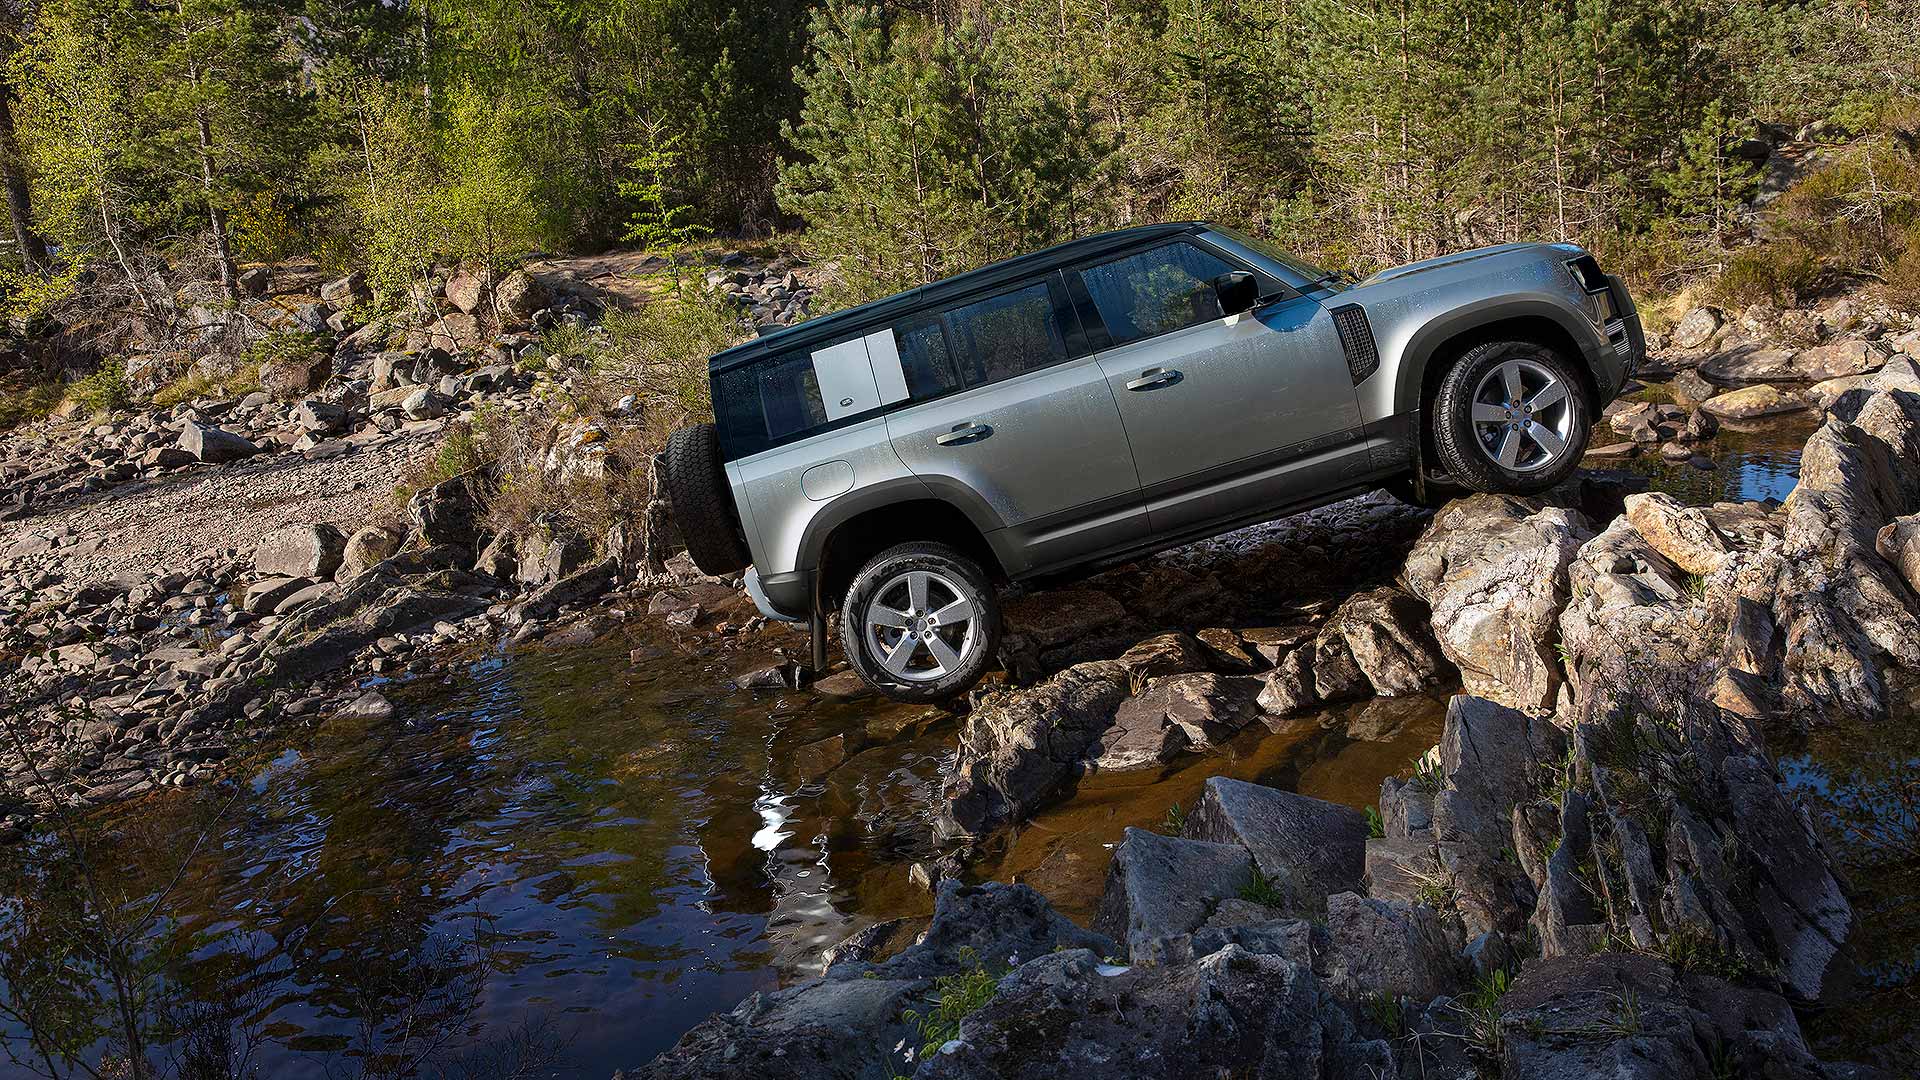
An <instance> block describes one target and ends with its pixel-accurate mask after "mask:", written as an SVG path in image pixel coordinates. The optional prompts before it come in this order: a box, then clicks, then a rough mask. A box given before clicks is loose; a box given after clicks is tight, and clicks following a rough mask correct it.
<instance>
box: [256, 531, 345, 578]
mask: <svg viewBox="0 0 1920 1080" xmlns="http://www.w3.org/2000/svg"><path fill="white" fill-rule="evenodd" d="M346 545H347V538H346V537H344V536H342V535H340V530H339V529H336V528H334V527H333V526H332V525H328V524H326V523H324V522H323V523H320V524H317V525H290V526H288V527H287V528H284V529H279V530H277V531H275V532H270V533H268V534H267V535H266V536H264V537H262V538H261V539H260V542H259V543H258V544H256V545H254V549H253V570H254V573H256V574H261V575H265V576H275V577H300V578H319V579H323V580H324V579H328V578H331V577H333V576H334V574H335V572H337V571H338V570H339V569H340V563H341V559H342V557H343V556H344V554H345V553H346Z"/></svg>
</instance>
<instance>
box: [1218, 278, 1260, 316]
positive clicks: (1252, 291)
mask: <svg viewBox="0 0 1920 1080" xmlns="http://www.w3.org/2000/svg"><path fill="white" fill-rule="evenodd" d="M1213 293H1214V295H1215V296H1217V297H1219V298H1220V314H1222V315H1238V314H1240V313H1241V312H1243V311H1247V310H1249V309H1251V308H1252V307H1253V304H1254V301H1256V300H1258V299H1260V282H1259V281H1257V280H1255V279H1254V276H1253V275H1252V274H1249V273H1247V272H1246V271H1245V270H1229V271H1227V272H1226V273H1224V274H1221V275H1220V276H1219V277H1217V278H1214V279H1213Z"/></svg>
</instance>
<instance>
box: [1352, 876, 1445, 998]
mask: <svg viewBox="0 0 1920 1080" xmlns="http://www.w3.org/2000/svg"><path fill="white" fill-rule="evenodd" d="M1327 934H1328V936H1329V937H1330V938H1331V939H1332V945H1331V948H1330V949H1329V957H1328V964H1327V968H1328V971H1327V977H1328V982H1330V983H1331V984H1332V986H1333V989H1334V992H1335V993H1337V994H1339V995H1340V996H1341V997H1344V998H1346V999H1347V1000H1350V1001H1368V1000H1374V999H1378V998H1381V997H1387V998H1412V999H1413V1000H1415V1001H1431V1000H1433V999H1434V998H1437V997H1440V996H1441V995H1443V994H1449V993H1452V992H1454V991H1455V990H1456V989H1457V988H1458V987H1459V986H1460V984H1461V983H1462V982H1463V981H1464V979H1463V972H1462V966H1461V962H1460V959H1459V957H1460V950H1461V949H1462V948H1463V947H1464V945H1465V943H1464V942H1463V941H1462V940H1461V933H1460V927H1459V924H1458V923H1457V922H1454V921H1452V920H1449V919H1446V918H1443V917H1441V915H1440V914H1439V913H1438V912H1436V911H1434V910H1433V909H1432V908H1430V907H1427V906H1425V905H1423V904H1409V903H1405V902H1402V901H1397V900H1378V899H1375V898H1373V897H1366V896H1361V895H1359V894H1358V893H1351V892H1346V893H1336V894H1334V895H1332V896H1329V897H1327Z"/></svg>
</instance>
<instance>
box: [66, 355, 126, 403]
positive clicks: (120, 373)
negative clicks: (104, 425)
mask: <svg viewBox="0 0 1920 1080" xmlns="http://www.w3.org/2000/svg"><path fill="white" fill-rule="evenodd" d="M67 400H68V401H71V402H73V403H74V404H75V405H78V406H79V407H80V408H81V409H82V410H83V411H85V412H86V413H87V414H89V415H93V416H98V415H99V414H101V413H108V412H113V411H114V410H116V409H124V408H126V407H127V406H128V405H131V404H133V394H132V393H131V392H130V391H129V390H128V389H127V363H126V361H125V360H122V359H120V358H119V357H115V358H113V359H111V360H108V361H106V362H105V363H102V364H101V365H100V369H99V370H98V371H95V372H94V373H93V374H91V375H89V376H87V377H86V378H84V379H79V380H76V381H74V382H72V383H69V384H68V385H67Z"/></svg>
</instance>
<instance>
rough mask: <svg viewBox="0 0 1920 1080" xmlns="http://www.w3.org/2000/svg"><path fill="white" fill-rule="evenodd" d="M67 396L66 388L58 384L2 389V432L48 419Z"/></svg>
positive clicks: (0, 420) (0, 411)
mask: <svg viewBox="0 0 1920 1080" xmlns="http://www.w3.org/2000/svg"><path fill="white" fill-rule="evenodd" d="M66 396H67V392H66V388H65V387H63V386H61V385H60V384H59V383H57V382H43V383H32V384H29V385H26V386H21V387H18V388H8V389H0V430H5V429H7V428H14V427H19V426H20V425H21V424H27V423H32V422H33V421H35V420H44V419H46V418H47V417H48V416H51V415H53V410H54V409H56V408H59V406H60V402H61V400H62V399H64V398H65V397H66Z"/></svg>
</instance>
